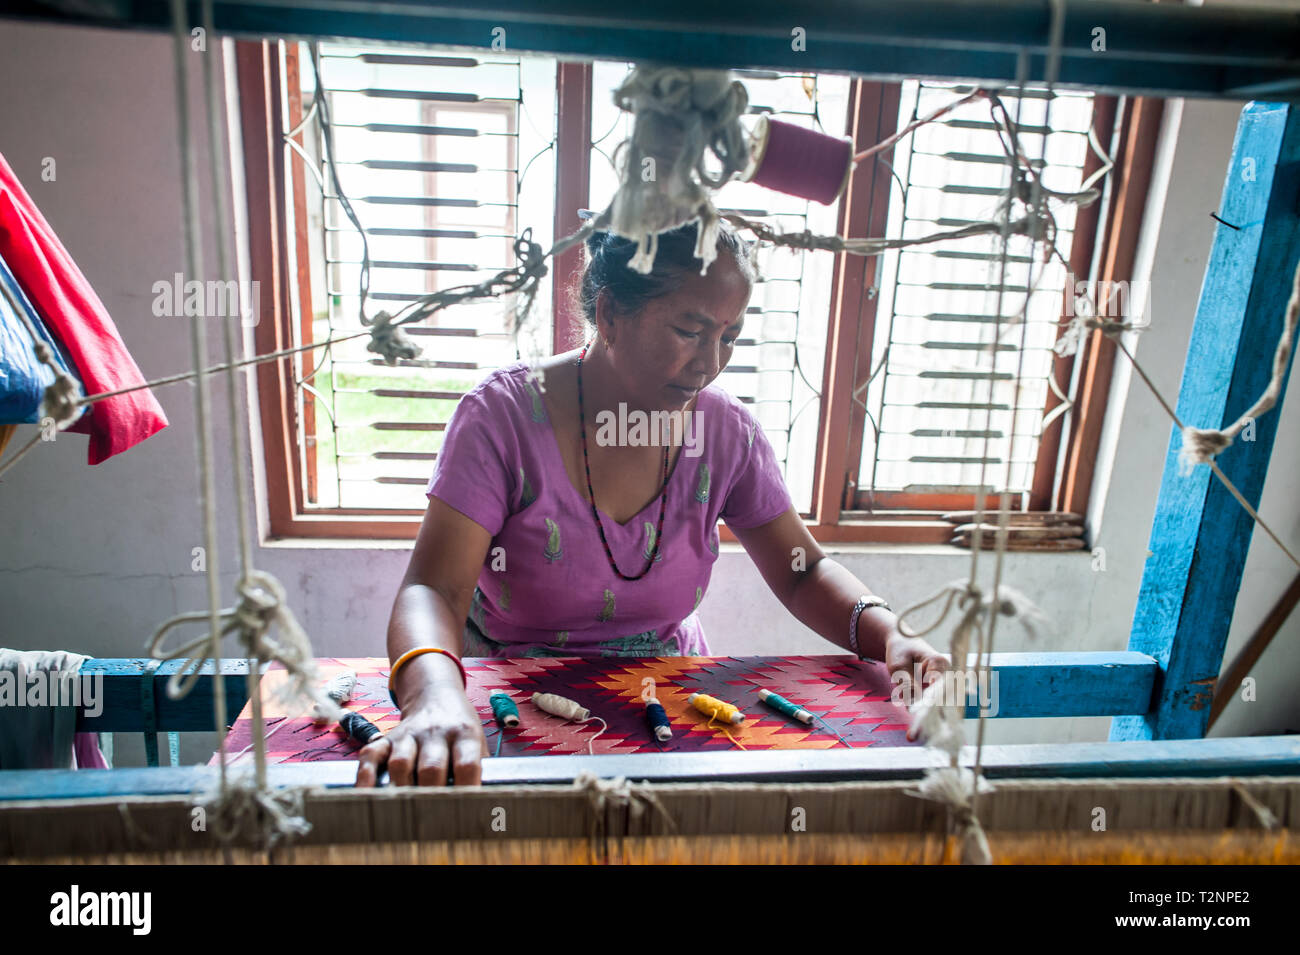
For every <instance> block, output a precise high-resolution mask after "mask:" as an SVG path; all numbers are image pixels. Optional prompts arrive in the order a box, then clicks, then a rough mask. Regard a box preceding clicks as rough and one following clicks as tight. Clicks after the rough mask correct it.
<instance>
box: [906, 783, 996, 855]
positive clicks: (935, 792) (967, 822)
mask: <svg viewBox="0 0 1300 955" xmlns="http://www.w3.org/2000/svg"><path fill="white" fill-rule="evenodd" d="M904 791H905V792H906V793H907V795H909V796H916V797H917V798H919V799H929V800H933V801H934V802H937V803H939V804H941V805H943V806H945V807H947V809H948V812H949V832H950V834H952V835H954V836H956V838H957V845H958V846H959V848H960V856H959V858H960V859H961V862H962V864H963V865H991V864H992V862H993V854H992V853H991V852H990V851H989V840H988V837H987V836H985V835H984V827H983V826H981V825H980V821H979V819H978V818H977V817H976V815H975V803H974V795H975V794H976V793H990V792H992V791H993V786H992V784H990V783H989V781H988V780H987V779H984V778H983V777H982V776H976V775H975V773H974V772H972V771H971V770H970V769H968V768H967V767H965V766H962V767H956V766H945V767H943V768H941V769H932V770H930V772H929V773H927V774H926V776H925V778H924V779H922V780H921V782H920V783H919V784H918V785H917V787H916V789H914V790H912V789H908V790H904Z"/></svg>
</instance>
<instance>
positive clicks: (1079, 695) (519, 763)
mask: <svg viewBox="0 0 1300 955" xmlns="http://www.w3.org/2000/svg"><path fill="white" fill-rule="evenodd" d="M1064 6H1065V10H1066V30H1065V32H1066V41H1065V50H1064V58H1063V60H1062V64H1061V73H1060V76H1061V81H1062V85H1076V86H1083V87H1088V88H1093V89H1098V90H1103V91H1114V92H1127V93H1132V92H1139V93H1154V94H1157V95H1194V96H1226V97H1233V98H1244V97H1246V96H1251V95H1265V96H1269V97H1272V98H1276V99H1279V100H1286V99H1288V98H1291V99H1295V98H1298V97H1300V60H1298V59H1297V58H1296V56H1295V54H1294V51H1295V50H1296V49H1300V14H1291V13H1285V12H1282V11H1244V10H1232V9H1224V8H1210V9H1206V8H1190V7H1182V6H1177V5H1168V4H1161V5H1149V4H1132V3H1120V2H1115V0H1088V2H1086V3H1085V2H1082V0H1065V4H1064ZM190 7H191V13H192V15H194V16H196V17H197V13H198V5H197V4H196V3H191V4H190ZM215 9H216V25H217V27H218V29H219V30H220V31H222V32H227V33H230V34H232V35H242V36H249V35H262V34H273V35H292V36H303V37H312V36H315V37H322V36H343V35H346V36H352V37H355V38H359V39H369V40H379V41H385V40H403V41H407V42H428V43H433V44H442V45H460V46H470V47H484V46H486V45H487V44H488V43H490V42H491V36H492V32H491V31H492V28H493V27H494V26H497V25H500V24H506V25H508V26H509V44H510V48H511V50H512V51H535V52H547V53H553V54H560V55H568V56H578V57H583V56H602V57H622V58H626V59H656V60H660V61H668V62H676V63H680V64H683V65H700V66H716V65H718V64H720V63H731V64H737V63H744V64H747V65H748V66H750V67H754V68H760V67H766V68H778V69H779V68H787V69H788V68H812V69H823V70H832V71H834V70H839V71H845V72H851V73H855V74H857V75H862V76H872V77H878V78H890V77H898V76H926V77H937V78H950V79H951V78H962V79H974V78H978V79H979V80H980V81H981V82H989V81H998V80H1003V81H1005V80H1009V79H1012V78H1013V77H1014V76H1015V69H1016V66H1017V65H1018V62H1019V60H1020V58H1021V57H1022V56H1024V57H1025V58H1026V62H1027V64H1028V75H1029V76H1030V77H1031V78H1034V79H1041V77H1042V76H1043V71H1044V59H1045V58H1044V55H1043V53H1044V49H1045V42H1044V38H1045V36H1046V33H1047V26H1048V22H1049V18H1048V11H1049V9H1050V7H1049V4H1047V3H1046V2H1043V0H1002V2H999V3H997V4H993V5H989V4H984V3H978V2H972V0H912V2H910V3H909V4H906V5H903V6H899V5H898V4H896V2H895V0H827V2H826V3H822V4H818V5H815V6H813V7H807V8H801V9H800V10H799V19H800V20H801V21H803V23H802V24H801V25H803V26H805V28H806V29H807V32H808V37H809V45H808V47H807V52H801V53H794V51H792V50H791V49H790V46H789V41H788V38H789V32H790V24H789V22H788V21H789V20H790V19H791V17H790V14H789V12H788V5H786V4H784V3H777V2H775V0H753V2H751V3H750V4H748V5H747V9H746V16H745V17H744V18H743V22H742V20H741V19H738V18H736V17H734V16H732V15H731V14H732V12H733V11H732V10H731V9H730V8H729V7H728V6H727V5H725V4H722V3H718V2H712V0H690V2H679V0H654V2H653V3H650V2H646V0H630V2H628V3H624V4H622V5H620V6H619V7H618V8H617V9H615V8H611V7H609V6H608V5H607V4H603V3H593V2H589V0H555V2H553V3H548V4H547V5H546V9H544V10H539V9H537V8H536V6H535V5H534V4H532V3H529V2H524V0H488V2H487V3H485V4H480V5H479V6H478V7H477V8H476V9H475V10H472V11H467V10H465V9H462V8H459V7H457V6H455V5H453V4H449V3H443V2H438V0H419V2H416V0H386V2H382V3H381V2H377V0H227V2H217V3H216V7H215ZM114 11H116V12H114ZM4 15H10V16H28V17H40V18H43V19H51V20H56V21H58V22H82V23H85V22H95V23H98V24H100V25H107V26H130V27H140V28H146V29H157V28H159V27H160V26H165V25H166V23H167V22H168V21H167V16H168V14H167V5H166V4H165V3H157V2H147V0H146V2H134V3H131V4H124V5H122V6H120V7H118V8H113V7H112V6H105V7H102V8H100V9H99V12H98V13H97V14H96V15H94V16H93V17H89V16H88V15H86V14H85V13H80V12H68V11H61V10H54V9H53V8H49V7H44V6H39V5H36V4H32V3H23V2H19V3H12V2H10V3H7V4H4V5H3V6H0V16H4ZM1098 24H1104V25H1106V26H1108V27H1110V34H1109V37H1110V39H1109V43H1110V44H1111V45H1110V48H1109V50H1108V52H1107V54H1106V55H1105V56H1104V57H1098V56H1095V55H1092V53H1091V51H1090V49H1089V44H1090V40H1091V36H1092V33H1091V31H1092V28H1093V26H1094V25H1098ZM686 26H689V29H684V27H686ZM1246 160H1250V161H1251V164H1252V165H1253V170H1252V171H1253V178H1250V177H1246V176H1243V175H1242V172H1243V170H1244V169H1245V168H1246V164H1245V161H1246ZM1298 190H1300V115H1297V110H1296V109H1295V108H1293V107H1291V106H1287V105H1279V104H1277V103H1252V104H1250V105H1248V106H1247V107H1246V108H1245V109H1244V111H1243V114H1242V120H1241V124H1240V126H1239V128H1238V131H1237V137H1236V141H1235V143H1234V147H1233V158H1232V162H1231V164H1230V166H1229V170H1228V175H1227V178H1226V180H1225V185H1224V193H1223V197H1222V202H1221V204H1220V206H1219V210H1220V214H1221V216H1222V218H1223V219H1224V220H1226V222H1228V223H1231V224H1232V225H1231V226H1227V225H1225V226H1220V227H1219V231H1218V233H1217V234H1216V236H1215V240H1214V245H1213V249H1212V251H1211V256H1210V264H1209V267H1208V269H1207V274H1206V279H1205V282H1204V286H1203V289H1202V294H1201V303H1200V306H1199V308H1198V311H1197V316H1196V322H1195V326H1194V328H1193V332H1192V336H1191V342H1190V345H1189V349H1188V358H1187V364H1186V367H1185V370H1184V379H1183V385H1182V389H1181V392H1180V396H1179V404H1178V411H1179V415H1180V416H1181V417H1182V418H1183V420H1184V421H1185V422H1187V423H1188V424H1191V425H1195V426H1199V427H1210V426H1216V427H1217V426H1221V425H1223V424H1226V423H1228V422H1230V421H1232V420H1233V419H1234V418H1235V417H1236V416H1237V415H1238V414H1240V413H1241V412H1242V411H1243V410H1244V409H1245V408H1246V407H1247V406H1248V405H1249V403H1250V402H1251V401H1252V400H1253V399H1254V397H1255V396H1256V395H1257V394H1258V393H1259V392H1260V391H1261V390H1262V388H1263V386H1264V383H1265V382H1266V381H1267V379H1268V376H1269V373H1270V366H1271V360H1272V355H1273V350H1274V346H1275V344H1276V341H1277V337H1278V332H1279V330H1280V327H1281V316H1282V309H1283V306H1284V304H1285V301H1286V297H1287V291H1288V290H1289V286H1290V277H1291V274H1292V270H1293V269H1294V268H1295V264H1296V261H1297V259H1298V258H1300V228H1297V208H1298V206H1300V202H1298V199H1300V195H1298ZM1280 414H1281V402H1280V401H1279V403H1278V407H1277V408H1275V409H1274V411H1273V412H1271V413H1270V414H1269V415H1267V416H1265V417H1264V418H1261V419H1260V420H1259V421H1258V422H1257V424H1256V432H1255V440H1254V441H1253V442H1243V441H1239V442H1238V443H1237V444H1236V445H1234V446H1233V447H1232V448H1229V449H1228V450H1227V451H1226V452H1224V454H1222V455H1221V456H1220V459H1219V460H1220V463H1221V466H1222V467H1223V469H1224V471H1225V472H1226V473H1227V474H1228V475H1229V477H1230V478H1231V479H1232V480H1233V481H1234V482H1235V483H1236V484H1237V486H1238V487H1239V488H1240V489H1241V490H1242V493H1243V494H1244V495H1245V496H1246V498H1247V499H1248V500H1250V501H1251V502H1252V504H1258V501H1259V496H1260V493H1261V491H1262V488H1263V482H1264V478H1265V474H1266V471H1267V467H1268V461H1269V456H1270V454H1271V451H1272V444H1273V438H1274V435H1275V434H1276V430H1277V423H1278V419H1279V417H1280ZM1180 444H1181V442H1180V439H1179V437H1178V435H1177V434H1176V433H1175V434H1173V435H1171V439H1170V445H1169V454H1168V457H1167V460H1166V466H1165V469H1164V474H1163V476H1162V481H1161V488H1160V494H1159V498H1158V503H1157V508H1156V515H1155V520H1154V522H1153V527H1152V538H1151V540H1152V543H1151V550H1152V551H1153V552H1154V554H1155V556H1153V557H1152V558H1151V559H1150V560H1149V561H1148V564H1147V567H1146V570H1145V572H1144V575H1143V580H1142V587H1141V594H1140V597H1139V601H1138V606H1137V610H1136V613H1135V616H1134V625H1133V630H1132V635H1131V638H1130V643H1129V649H1128V651H1127V652H1123V653H1042V654H997V655H995V658H994V660H993V666H994V668H995V669H996V671H997V672H998V674H999V679H1000V682H1001V685H1002V689H1003V704H1002V708H1001V711H1000V712H999V714H998V715H999V716H1000V717H1065V716H1114V717H1116V719H1115V720H1114V723H1113V728H1112V742H1108V743H1077V744H1056V745H1029V746H991V747H987V748H986V750H985V754H984V760H983V763H984V766H985V767H986V769H987V771H988V774H989V775H990V776H991V777H995V778H996V777H1015V776H1044V775H1050V776H1074V777H1080V776H1091V777H1131V776H1195V775H1224V774H1234V775H1300V737H1296V736H1288V737H1264V738H1253V739H1213V740H1207V739H1198V738H1196V737H1200V736H1203V734H1204V732H1205V726H1206V720H1207V718H1208V713H1209V700H1210V695H1211V693H1212V689H1213V686H1214V681H1215V679H1216V678H1217V675H1218V673H1219V669H1220V667H1221V664H1222V657H1223V649H1224V644H1225V642H1226V639H1227V634H1228V628H1229V625H1230V623H1231V620H1232V612H1233V608H1234V603H1235V599H1236V594H1237V591H1238V590H1239V588H1240V583H1241V573H1242V568H1243V566H1244V562H1245V557H1246V553H1247V550H1248V547H1249V544H1250V540H1251V537H1252V530H1253V526H1252V524H1251V522H1250V520H1249V518H1248V517H1247V516H1246V515H1245V514H1244V512H1243V511H1242V510H1241V509H1240V507H1238V506H1237V504H1236V502H1234V501H1232V500H1231V499H1229V498H1228V496H1227V494H1226V492H1224V491H1223V489H1222V488H1221V486H1220V485H1219V484H1218V483H1217V482H1213V481H1212V480H1211V477H1210V474H1209V472H1208V469H1206V468H1204V467H1202V468H1200V469H1198V470H1197V471H1196V472H1195V473H1194V474H1193V475H1191V476H1190V477H1186V478H1184V477H1181V476H1180V475H1179V474H1178V472H1177V470H1176V461H1175V459H1176V453H1177V450H1178V448H1179V447H1180ZM147 666H148V664H147V663H146V662H145V661H139V660H96V661H92V662H91V663H90V664H88V669H87V671H86V672H92V673H93V672H100V673H103V674H104V676H105V688H106V702H105V711H104V713H103V714H102V715H101V716H99V717H98V718H96V719H90V718H86V719H85V720H84V721H83V723H82V724H81V725H82V728H85V729H94V730H99V731H108V732H144V733H146V734H147V735H152V734H154V733H157V732H178V731H198V730H203V729H205V728H207V727H209V726H210V725H211V698H212V688H213V685H214V682H215V680H216V679H218V677H217V676H216V675H215V674H214V673H213V672H211V668H209V670H208V672H206V673H204V675H203V676H202V677H201V679H200V680H199V682H198V685H197V687H196V689H195V692H194V693H193V694H192V695H191V696H190V697H189V698H187V699H186V700H183V701H171V700H168V699H167V698H166V694H165V691H164V689H163V683H164V682H165V680H166V675H167V673H168V672H169V670H170V669H171V667H172V666H174V665H172V664H165V665H163V667H160V668H158V669H157V670H156V671H155V672H154V673H153V674H152V675H151V676H148V677H146V676H144V673H145V672H146V668H147ZM244 667H245V664H242V663H240V662H238V661H234V662H228V663H227V664H226V665H225V666H224V667H223V671H222V674H221V676H220V679H222V680H224V681H225V685H226V691H227V697H228V700H229V706H230V712H231V714H232V715H233V714H234V713H235V712H237V710H238V708H239V707H240V706H242V703H243V701H244V700H245V699H246V671H245V669H244ZM142 688H143V689H142ZM968 715H970V716H973V715H975V711H974V708H973V707H972V708H970V709H968ZM934 758H935V756H934V754H931V753H925V752H921V751H917V750H912V749H893V750H890V749H886V750H871V749H868V750H853V751H844V750H830V751H825V752H811V751H809V752H790V751H780V752H765V753H758V752H754V753H740V752H736V753H708V754H703V753H701V754H663V755H654V756H596V757H583V756H572V757H569V756H565V757H547V758H545V759H538V758H530V759H521V758H502V759H498V760H488V761H487V762H486V764H485V769H484V774H485V780H486V782H487V783H489V784H507V783H522V782H562V781H567V780H570V779H572V778H573V777H574V776H575V775H576V774H577V772H579V771H580V770H581V769H583V768H591V769H594V770H595V771H596V772H598V773H599V774H600V775H604V776H609V775H625V776H628V777H631V778H636V779H660V780H666V779H705V778H707V779H729V780H739V779H781V780H785V781H791V780H796V781H797V780H801V779H808V780H830V779H872V778H882V779H886V778H911V777H914V776H919V775H920V774H921V773H922V772H923V771H924V769H925V767H926V766H927V765H929V764H930V763H931V762H932V761H933V759H934ZM270 769H271V776H270V778H271V779H272V781H273V782H276V783H277V784H284V785H290V784H313V783H314V784H319V785H339V786H342V785H349V784H350V783H351V780H352V778H353V775H354V773H355V768H354V764H352V763H347V762H339V763H328V764H325V763H317V764H302V765H294V766H274V767H271V768H270ZM211 777H212V771H211V770H209V769H207V768H206V767H178V768H170V769H167V768H164V769H150V770H114V771H112V772H108V773H76V772H62V771H39V770H36V771H15V772H7V773H0V801H3V800H6V799H20V798H32V797H44V798H49V797H90V796H103V795H120V794H124V793H180V792H190V791H193V790H194V789H196V788H199V787H201V786H203V785H206V784H207V783H210V782H211Z"/></svg>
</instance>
